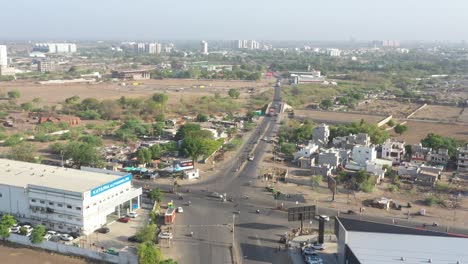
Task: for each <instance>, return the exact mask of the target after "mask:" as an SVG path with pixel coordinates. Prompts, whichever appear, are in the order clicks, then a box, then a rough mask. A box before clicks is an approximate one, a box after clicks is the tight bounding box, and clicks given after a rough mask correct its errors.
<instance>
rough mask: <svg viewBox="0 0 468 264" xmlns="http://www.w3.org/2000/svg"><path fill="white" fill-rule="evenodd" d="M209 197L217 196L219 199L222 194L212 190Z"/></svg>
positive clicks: (221, 197)
mask: <svg viewBox="0 0 468 264" xmlns="http://www.w3.org/2000/svg"><path fill="white" fill-rule="evenodd" d="M210 196H211V197H215V198H219V199H223V195H221V194H219V193H217V192H213V193H211V194H210Z"/></svg>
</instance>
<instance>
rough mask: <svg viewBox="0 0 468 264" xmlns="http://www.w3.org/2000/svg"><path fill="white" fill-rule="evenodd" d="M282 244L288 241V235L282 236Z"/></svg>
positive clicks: (280, 241)
mask: <svg viewBox="0 0 468 264" xmlns="http://www.w3.org/2000/svg"><path fill="white" fill-rule="evenodd" d="M278 242H279V243H281V244H286V243H288V237H287V236H286V235H283V236H281V238H280V239H279V241H278Z"/></svg>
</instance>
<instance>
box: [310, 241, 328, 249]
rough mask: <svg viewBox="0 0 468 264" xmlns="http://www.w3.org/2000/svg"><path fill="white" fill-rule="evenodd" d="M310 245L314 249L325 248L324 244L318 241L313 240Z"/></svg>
mask: <svg viewBox="0 0 468 264" xmlns="http://www.w3.org/2000/svg"><path fill="white" fill-rule="evenodd" d="M310 247H311V248H313V249H315V250H324V249H325V245H324V244H320V243H318V242H315V243H314V244H312V245H310Z"/></svg>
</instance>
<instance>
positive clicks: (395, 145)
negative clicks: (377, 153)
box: [382, 139, 405, 164]
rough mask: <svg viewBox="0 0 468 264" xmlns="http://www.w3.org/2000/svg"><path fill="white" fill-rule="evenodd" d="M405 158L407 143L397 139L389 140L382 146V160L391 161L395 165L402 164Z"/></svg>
mask: <svg viewBox="0 0 468 264" xmlns="http://www.w3.org/2000/svg"><path fill="white" fill-rule="evenodd" d="M404 157H405V142H404V141H398V140H395V139H387V140H386V141H385V142H384V143H383V144H382V159H386V160H391V161H392V162H393V163H394V164H400V162H402V161H403V160H404Z"/></svg>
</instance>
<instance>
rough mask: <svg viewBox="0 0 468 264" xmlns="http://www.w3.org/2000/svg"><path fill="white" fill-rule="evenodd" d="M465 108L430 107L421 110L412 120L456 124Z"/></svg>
mask: <svg viewBox="0 0 468 264" xmlns="http://www.w3.org/2000/svg"><path fill="white" fill-rule="evenodd" d="M462 111H463V108H460V107H455V106H445V105H428V106H426V107H424V108H423V109H421V110H419V111H418V112H416V114H414V115H413V116H412V117H411V118H410V119H427V120H440V121H442V122H456V121H457V119H458V117H459V116H460V113H461V112H462Z"/></svg>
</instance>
